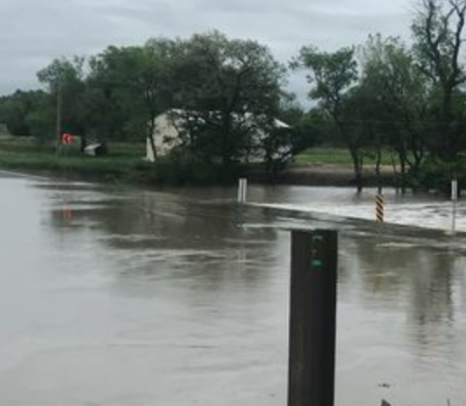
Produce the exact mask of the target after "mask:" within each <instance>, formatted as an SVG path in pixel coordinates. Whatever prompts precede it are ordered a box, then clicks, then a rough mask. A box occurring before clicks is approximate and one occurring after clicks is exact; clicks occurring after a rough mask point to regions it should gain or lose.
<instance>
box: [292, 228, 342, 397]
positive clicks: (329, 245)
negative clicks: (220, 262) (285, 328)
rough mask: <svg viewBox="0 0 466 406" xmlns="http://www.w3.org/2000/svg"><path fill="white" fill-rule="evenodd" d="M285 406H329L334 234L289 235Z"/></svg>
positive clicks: (332, 362) (334, 294)
mask: <svg viewBox="0 0 466 406" xmlns="http://www.w3.org/2000/svg"><path fill="white" fill-rule="evenodd" d="M291 237H292V238H291V241H292V243H291V292H290V326H289V346H290V348H289V372H288V406H333V404H334V391H335V341H336V340H335V337H336V306H337V262H338V261H337V257H338V235H337V232H336V231H331V230H315V231H311V232H309V231H301V230H296V231H292V236H291Z"/></svg>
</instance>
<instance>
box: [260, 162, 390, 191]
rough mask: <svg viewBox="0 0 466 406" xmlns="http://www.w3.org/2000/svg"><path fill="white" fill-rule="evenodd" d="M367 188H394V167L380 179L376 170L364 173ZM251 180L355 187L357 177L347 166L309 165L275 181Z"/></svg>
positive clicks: (279, 175) (265, 179)
mask: <svg viewBox="0 0 466 406" xmlns="http://www.w3.org/2000/svg"><path fill="white" fill-rule="evenodd" d="M363 176H364V185H365V186H369V187H371V186H379V183H381V184H382V186H394V185H396V175H395V173H394V171H393V168H392V167H383V168H381V176H380V178H379V177H378V176H377V174H376V173H375V170H374V169H369V168H368V169H365V170H364V172H363ZM251 178H252V179H251V180H253V181H258V182H261V183H262V182H265V183H267V182H272V183H276V184H288V185H303V186H304V185H307V186H342V187H345V186H346V187H347V186H354V185H355V176H354V171H353V168H352V166H347V165H330V164H322V165H309V166H306V167H301V168H291V169H287V170H285V171H284V172H281V173H279V174H277V175H276V177H275V178H274V179H270V178H269V179H267V175H264V174H253V175H252V176H251Z"/></svg>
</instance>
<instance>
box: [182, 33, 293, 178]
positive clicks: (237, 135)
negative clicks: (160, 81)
mask: <svg viewBox="0 0 466 406" xmlns="http://www.w3.org/2000/svg"><path fill="white" fill-rule="evenodd" d="M182 47H183V50H182V52H181V53H180V55H181V57H180V58H179V59H178V60H177V63H176V65H175V66H176V70H175V82H176V83H177V92H176V93H177V95H176V99H175V106H176V107H179V108H180V109H182V113H181V114H182V115H183V116H184V120H183V121H184V122H185V123H186V124H185V126H184V129H183V130H184V131H183V137H184V140H185V143H184V144H185V145H186V148H188V149H189V151H190V153H191V154H193V155H194V156H195V157H198V158H200V159H207V160H209V161H211V162H215V161H220V163H221V165H222V167H223V169H225V171H226V172H228V171H229V170H230V169H231V168H232V167H233V166H235V165H236V164H237V163H238V162H240V161H244V160H246V159H247V157H248V155H250V154H251V153H254V152H257V148H258V147H260V146H259V145H258V144H257V138H256V137H255V134H258V133H262V134H270V132H271V130H272V129H273V128H274V117H275V115H276V114H277V111H278V104H279V100H280V94H281V90H280V85H281V83H282V80H283V77H284V72H285V70H284V67H283V66H282V65H281V64H279V63H278V62H277V61H276V60H275V59H274V58H273V56H272V54H271V53H270V51H269V49H268V48H267V47H265V46H263V45H260V44H258V43H257V42H255V41H251V40H238V39H232V40H231V39H228V38H227V37H226V36H225V35H223V34H221V33H219V32H212V33H209V34H202V35H194V36H193V37H192V38H190V39H189V40H187V41H184V42H183V44H182Z"/></svg>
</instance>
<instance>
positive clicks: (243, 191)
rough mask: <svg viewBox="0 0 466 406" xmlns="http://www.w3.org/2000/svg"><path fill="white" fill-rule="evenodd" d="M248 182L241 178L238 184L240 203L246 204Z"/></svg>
mask: <svg viewBox="0 0 466 406" xmlns="http://www.w3.org/2000/svg"><path fill="white" fill-rule="evenodd" d="M247 190H248V180H247V179H244V178H241V179H240V180H239V184H238V203H246V196H247Z"/></svg>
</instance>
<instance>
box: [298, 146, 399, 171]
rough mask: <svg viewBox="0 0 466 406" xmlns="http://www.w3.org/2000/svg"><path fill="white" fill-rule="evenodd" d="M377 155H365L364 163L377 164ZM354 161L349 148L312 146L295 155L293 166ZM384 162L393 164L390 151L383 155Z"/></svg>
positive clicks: (349, 162)
mask: <svg viewBox="0 0 466 406" xmlns="http://www.w3.org/2000/svg"><path fill="white" fill-rule="evenodd" d="M375 163H376V160H375V156H373V157H372V156H368V155H365V156H364V164H367V165H371V164H372V165H375ZM352 164H353V161H352V159H351V155H350V153H349V151H348V150H346V149H341V148H312V149H308V150H306V151H304V152H303V153H301V154H299V155H298V156H296V157H295V160H294V162H293V165H292V166H293V167H304V166H309V165H345V166H346V165H352ZM382 164H383V165H391V164H392V158H391V156H390V154H389V153H388V152H385V153H383V155H382Z"/></svg>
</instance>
